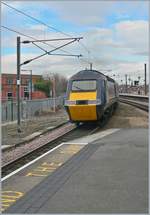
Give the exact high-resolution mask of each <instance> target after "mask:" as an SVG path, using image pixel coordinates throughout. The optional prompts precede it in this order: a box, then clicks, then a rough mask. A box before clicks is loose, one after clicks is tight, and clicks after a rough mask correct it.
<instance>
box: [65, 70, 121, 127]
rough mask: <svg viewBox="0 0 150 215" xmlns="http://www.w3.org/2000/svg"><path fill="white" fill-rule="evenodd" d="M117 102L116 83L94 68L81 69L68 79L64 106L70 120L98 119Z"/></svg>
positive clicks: (111, 109) (108, 111)
mask: <svg viewBox="0 0 150 215" xmlns="http://www.w3.org/2000/svg"><path fill="white" fill-rule="evenodd" d="M117 103H118V86H117V83H116V82H115V81H114V80H113V79H112V78H110V77H108V76H105V75H104V74H102V73H100V72H98V71H96V70H82V71H80V72H78V73H77V74H75V75H73V76H72V77H71V78H70V79H69V81H68V86H67V92H66V100H65V108H66V110H67V112H68V114H69V118H70V121H71V122H75V123H79V122H87V121H100V120H102V119H103V117H104V116H106V113H107V114H108V113H109V114H110V113H112V112H113V110H114V109H115V108H116V107H117Z"/></svg>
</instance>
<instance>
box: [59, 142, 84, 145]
mask: <svg viewBox="0 0 150 215" xmlns="http://www.w3.org/2000/svg"><path fill="white" fill-rule="evenodd" d="M63 144H64V145H87V144H88V143H78V142H77V143H76V142H64V143H63Z"/></svg>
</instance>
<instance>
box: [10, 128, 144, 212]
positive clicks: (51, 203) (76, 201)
mask: <svg viewBox="0 0 150 215" xmlns="http://www.w3.org/2000/svg"><path fill="white" fill-rule="evenodd" d="M6 213H42V214H44V213H148V129H142V128H136V129H121V130H119V131H117V132H115V133H113V134H111V135H109V136H105V137H104V138H102V139H99V140H96V141H94V142H93V143H90V144H88V145H86V146H85V147H84V148H83V149H81V151H80V152H78V153H77V154H76V155H74V156H73V157H72V158H71V159H69V161H67V162H66V163H65V164H64V165H62V166H61V167H60V168H59V169H57V170H56V171H55V172H54V173H53V174H51V175H50V176H48V177H46V178H45V179H44V180H43V181H42V182H41V183H40V184H39V185H38V186H36V187H34V188H33V189H32V190H31V191H29V192H28V193H27V194H26V195H25V196H24V197H22V198H21V199H20V200H18V201H17V202H16V204H14V205H12V206H11V207H10V208H8V210H6Z"/></svg>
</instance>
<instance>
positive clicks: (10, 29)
mask: <svg viewBox="0 0 150 215" xmlns="http://www.w3.org/2000/svg"><path fill="white" fill-rule="evenodd" d="M1 27H2V28H4V29H7V30H8V31H11V32H14V33H16V34H19V35H22V36H24V37H28V38H30V39H33V40H37V39H36V38H35V37H32V36H29V35H27V34H24V33H22V32H19V31H16V30H14V29H12V28H9V27H7V26H4V25H2V26H1ZM41 43H43V44H46V45H48V46H49V47H52V48H57V47H56V46H53V45H50V44H48V43H46V42H41ZM40 48H41V49H43V48H42V47H40ZM60 51H62V52H64V53H67V54H72V53H70V52H68V51H66V50H64V49H60Z"/></svg>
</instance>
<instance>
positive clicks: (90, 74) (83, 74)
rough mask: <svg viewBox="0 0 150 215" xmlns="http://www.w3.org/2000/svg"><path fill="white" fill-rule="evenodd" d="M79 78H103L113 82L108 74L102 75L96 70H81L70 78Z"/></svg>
mask: <svg viewBox="0 0 150 215" xmlns="http://www.w3.org/2000/svg"><path fill="white" fill-rule="evenodd" d="M79 79H104V80H106V79H107V80H109V81H112V82H115V81H114V79H112V78H110V77H109V76H106V75H104V74H103V73H101V72H99V71H97V70H87V69H86V70H81V71H80V72H78V73H76V74H75V75H73V76H72V77H71V78H70V80H79Z"/></svg>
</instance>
